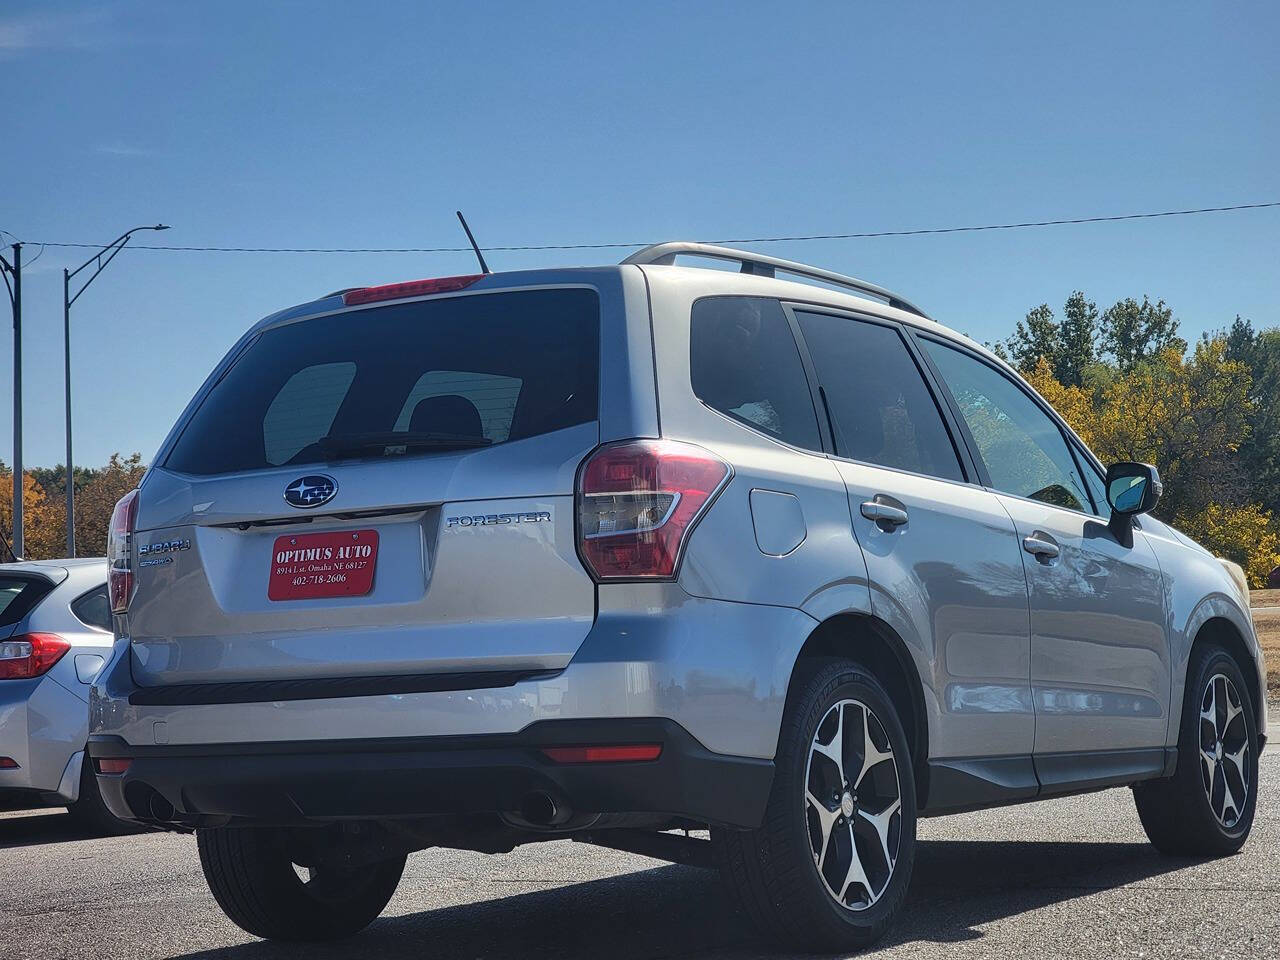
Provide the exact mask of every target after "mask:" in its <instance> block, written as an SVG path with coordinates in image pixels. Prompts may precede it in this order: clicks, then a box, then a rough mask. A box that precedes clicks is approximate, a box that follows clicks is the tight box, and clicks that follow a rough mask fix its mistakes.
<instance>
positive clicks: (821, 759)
mask: <svg viewBox="0 0 1280 960" xmlns="http://www.w3.org/2000/svg"><path fill="white" fill-rule="evenodd" d="M804 798H805V807H806V809H805V815H806V819H807V821H808V827H809V845H810V848H811V849H812V852H813V861H814V863H815V865H816V866H817V868H818V873H819V875H820V876H821V877H822V882H823V883H824V884H825V885H826V888H827V891H828V892H829V893H830V894H831V896H833V897H834V898H835V899H836V902H837V903H839V904H840V905H841V906H844V907H848V908H849V909H851V910H865V909H866V908H867V907H869V906H871V905H872V904H874V903H875V902H876V901H877V900H878V899H880V896H881V894H883V893H884V890H885V887H886V886H887V885H888V883H889V879H890V878H891V877H892V876H893V868H894V864H895V863H896V862H897V859H898V846H899V840H900V838H901V829H902V791H901V789H900V788H899V786H898V766H897V762H896V760H895V758H894V755H893V748H892V746H891V745H890V743H889V738H888V736H887V735H886V733H885V731H884V726H883V724H881V722H880V720H879V719H878V718H877V717H876V715H875V713H874V712H873V711H872V710H871V709H870V708H869V707H867V705H866V704H864V703H861V702H859V701H857V700H841V701H839V702H838V703H836V704H833V705H832V707H831V708H830V710H828V711H827V714H826V716H824V717H823V718H822V721H821V722H820V723H819V724H818V728H817V730H816V731H815V732H814V735H813V742H812V744H811V745H810V748H809V763H808V769H807V770H806V772H805V793H804Z"/></svg>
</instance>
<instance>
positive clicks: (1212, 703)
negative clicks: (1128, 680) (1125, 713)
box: [1133, 642, 1258, 857]
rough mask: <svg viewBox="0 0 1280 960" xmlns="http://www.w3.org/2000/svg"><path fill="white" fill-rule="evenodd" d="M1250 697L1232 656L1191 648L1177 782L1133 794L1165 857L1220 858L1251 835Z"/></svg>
mask: <svg viewBox="0 0 1280 960" xmlns="http://www.w3.org/2000/svg"><path fill="white" fill-rule="evenodd" d="M1251 690H1252V688H1251V687H1250V686H1248V685H1246V682H1245V679H1244V674H1242V673H1241V671H1240V664H1239V662H1238V661H1237V660H1236V658H1235V656H1234V655H1233V654H1232V653H1231V652H1230V651H1228V650H1226V649H1224V648H1223V647H1221V646H1219V645H1218V644H1216V643H1208V642H1198V643H1196V644H1195V646H1193V647H1192V650H1191V657H1190V659H1189V662H1188V664H1187V685H1186V696H1185V697H1184V698H1183V701H1182V714H1181V717H1180V720H1179V724H1178V762H1177V765H1176V767H1175V769H1174V772H1173V775H1172V776H1169V777H1162V778H1160V779H1158V780H1148V781H1146V782H1144V783H1139V784H1136V785H1135V786H1134V788H1133V799H1134V801H1135V802H1136V804H1137V807H1138V817H1139V818H1140V819H1141V820H1142V826H1143V829H1144V830H1146V832H1147V836H1148V837H1149V838H1150V839H1151V842H1152V843H1153V844H1155V846H1156V848H1157V849H1159V850H1160V851H1161V852H1162V853H1166V854H1170V855H1174V856H1183V857H1186V856H1192V857H1206V856H1207V857H1221V856H1226V855H1227V854H1231V853H1235V852H1236V851H1237V850H1239V849H1240V847H1241V845H1242V844H1243V843H1244V842H1245V839H1246V838H1247V837H1248V836H1249V830H1250V828H1251V827H1252V825H1253V815H1254V811H1255V809H1256V807H1257V794H1258V752H1257V751H1258V733H1257V729H1256V726H1257V720H1256V714H1255V713H1254V708H1253V705H1252V703H1253V701H1252V700H1251V698H1250V694H1251Z"/></svg>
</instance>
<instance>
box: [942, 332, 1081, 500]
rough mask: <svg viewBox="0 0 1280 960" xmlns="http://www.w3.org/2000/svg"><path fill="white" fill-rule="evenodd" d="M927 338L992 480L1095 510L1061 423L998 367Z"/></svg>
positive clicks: (1020, 492)
mask: <svg viewBox="0 0 1280 960" xmlns="http://www.w3.org/2000/svg"><path fill="white" fill-rule="evenodd" d="M924 343H925V348H926V349H927V350H928V351H929V356H930V357H931V358H932V359H933V362H934V363H935V364H936V365H937V367H938V370H939V372H940V373H941V374H942V379H943V380H945V381H946V383H947V387H948V388H949V389H950V390H951V395H952V396H953V397H954V398H955V401H956V403H957V404H958V405H959V407H960V413H961V415H962V416H963V417H964V419H965V423H966V424H968V427H969V432H970V433H971V434H973V439H974V442H975V443H976V444H977V446H978V451H977V452H978V455H979V456H980V457H981V458H982V461H983V463H985V464H986V467H987V473H988V474H990V476H991V485H992V486H993V487H995V489H997V490H1000V491H1002V492H1004V493H1011V494H1014V495H1015V496H1019V497H1026V498H1028V499H1030V500H1040V501H1043V502H1045V503H1052V504H1054V505H1055V506H1059V507H1066V508H1068V509H1071V510H1080V511H1083V512H1086V513H1091V512H1092V510H1091V508H1090V507H1089V506H1088V504H1089V494H1088V493H1086V492H1085V482H1084V479H1083V478H1082V477H1081V476H1080V474H1079V472H1078V470H1077V468H1076V464H1075V460H1074V459H1072V456H1071V451H1070V450H1069V449H1068V448H1067V441H1066V440H1065V439H1064V438H1063V436H1062V431H1061V430H1060V429H1059V428H1058V425H1057V423H1055V422H1054V421H1053V419H1052V418H1051V417H1049V416H1048V414H1046V413H1045V412H1044V411H1043V410H1041V409H1040V407H1039V405H1038V404H1037V403H1036V402H1035V401H1034V400H1032V399H1031V398H1030V397H1029V396H1027V394H1026V393H1024V392H1023V391H1022V389H1021V388H1020V387H1019V386H1018V385H1017V384H1015V383H1014V382H1013V381H1012V380H1010V379H1009V378H1008V377H1006V376H1005V375H1004V374H1002V373H1000V372H999V371H998V370H996V369H995V368H994V367H991V366H988V365H987V364H985V363H983V362H982V361H981V360H978V359H977V358H976V357H973V356H970V355H969V354H967V353H964V352H963V351H960V350H957V349H955V348H954V347H948V346H945V345H944V344H941V343H938V342H936V341H933V340H927V339H926V340H925V341H924Z"/></svg>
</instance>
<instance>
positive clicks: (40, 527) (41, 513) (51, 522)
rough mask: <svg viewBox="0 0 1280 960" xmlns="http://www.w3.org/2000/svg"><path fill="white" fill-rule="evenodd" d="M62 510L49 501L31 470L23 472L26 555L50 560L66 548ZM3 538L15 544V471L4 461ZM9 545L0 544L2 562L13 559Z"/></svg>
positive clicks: (0, 467)
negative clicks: (30, 472)
mask: <svg viewBox="0 0 1280 960" xmlns="http://www.w3.org/2000/svg"><path fill="white" fill-rule="evenodd" d="M63 529H64V527H63V525H62V510H61V509H59V507H58V505H56V504H53V503H51V502H50V501H49V498H48V497H47V496H45V492H44V488H43V487H41V486H40V484H39V483H37V482H36V479H35V477H33V476H31V474H29V473H25V472H24V473H23V475H22V534H23V539H24V544H23V550H22V554H23V558H24V559H28V560H48V559H51V558H53V557H59V556H61V555H62V551H63V546H64V544H63V539H64V538H63V534H62V531H63ZM0 537H3V538H4V544H7V545H12V544H13V471H12V470H11V469H9V467H8V466H6V465H5V464H3V463H0ZM12 559H13V558H12V557H11V556H9V548H8V547H7V546H0V562H4V561H9V560H12Z"/></svg>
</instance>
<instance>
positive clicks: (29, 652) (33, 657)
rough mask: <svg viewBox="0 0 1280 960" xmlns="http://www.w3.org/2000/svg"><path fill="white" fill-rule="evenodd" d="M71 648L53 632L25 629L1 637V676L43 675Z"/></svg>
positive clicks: (28, 676)
mask: <svg viewBox="0 0 1280 960" xmlns="http://www.w3.org/2000/svg"><path fill="white" fill-rule="evenodd" d="M70 649H71V644H69V643H67V641H65V640H63V639H62V638H61V637H60V636H58V635H57V634H56V633H24V634H20V635H19V636H16V637H10V638H9V639H8V640H0V680H29V679H31V678H32V677H42V676H44V675H45V674H46V673H48V672H49V670H50V669H51V668H52V667H53V665H54V664H55V663H57V662H58V661H59V660H61V659H62V655H63V654H64V653H66V652H67V651H68V650H70Z"/></svg>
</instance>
